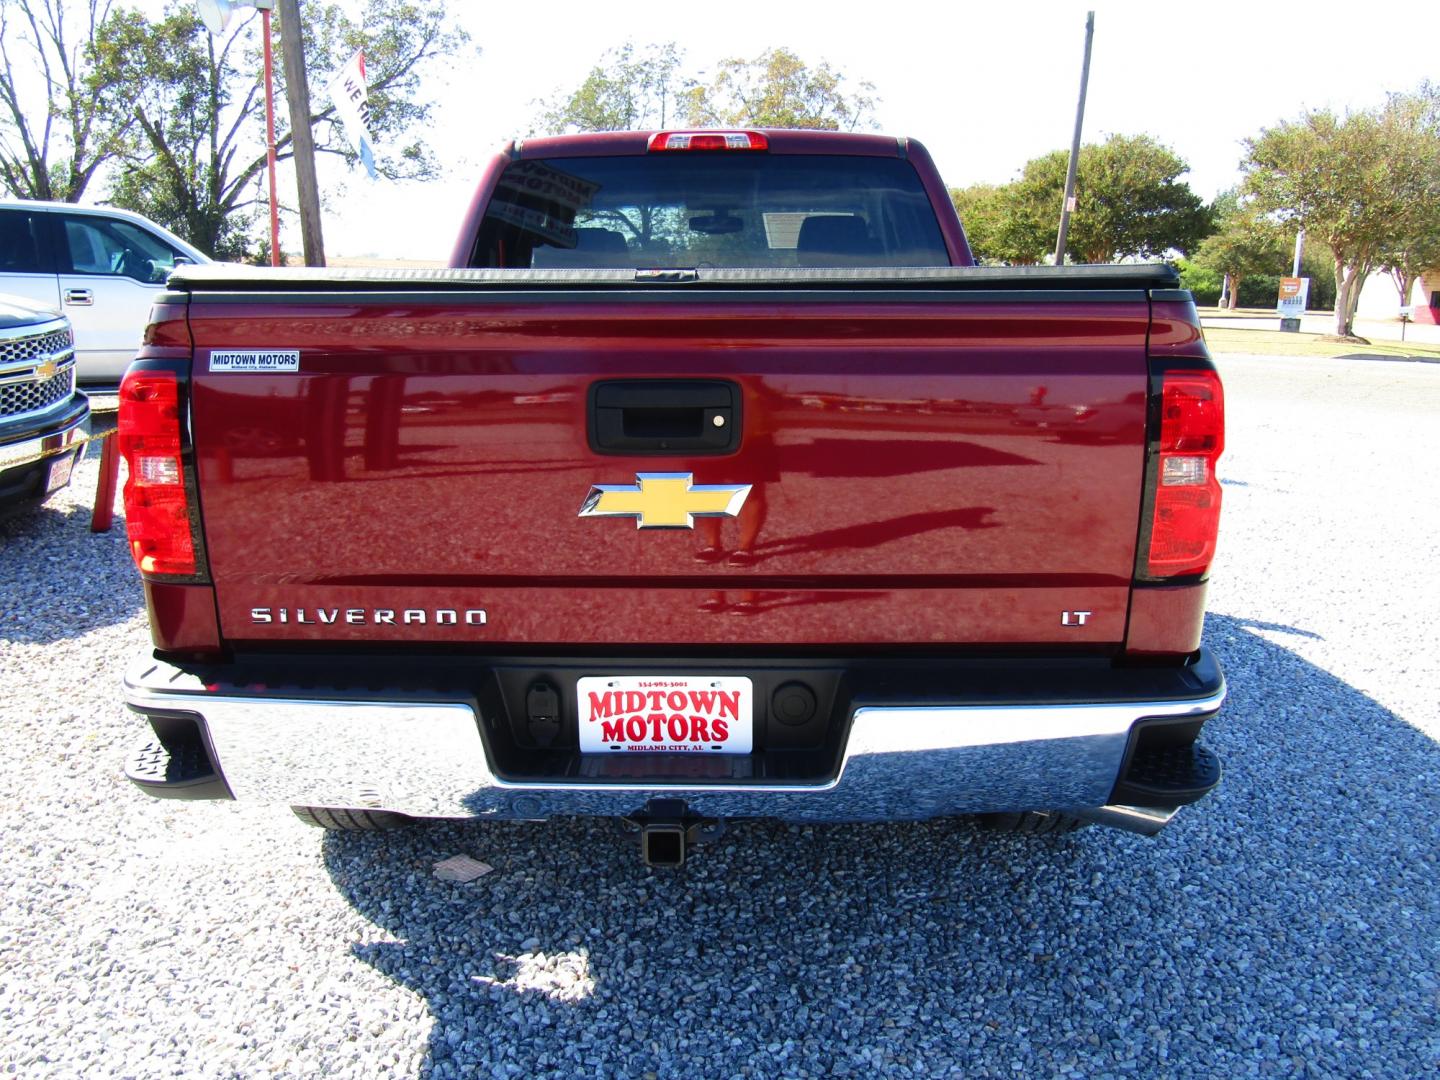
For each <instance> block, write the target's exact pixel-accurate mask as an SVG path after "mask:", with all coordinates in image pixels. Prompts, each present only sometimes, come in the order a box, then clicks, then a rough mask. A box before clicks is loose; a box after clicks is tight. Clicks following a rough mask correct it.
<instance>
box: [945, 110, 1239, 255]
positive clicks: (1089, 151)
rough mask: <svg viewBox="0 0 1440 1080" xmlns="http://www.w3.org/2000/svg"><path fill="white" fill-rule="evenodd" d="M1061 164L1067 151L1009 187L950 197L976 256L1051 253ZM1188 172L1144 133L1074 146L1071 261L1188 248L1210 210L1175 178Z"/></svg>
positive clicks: (1027, 170) (1029, 166)
mask: <svg viewBox="0 0 1440 1080" xmlns="http://www.w3.org/2000/svg"><path fill="white" fill-rule="evenodd" d="M1068 163H1069V156H1068V154H1067V152H1066V151H1064V150H1056V151H1054V152H1053V153H1050V154H1046V155H1044V156H1043V157H1038V158H1034V159H1032V160H1030V161H1028V162H1026V163H1025V167H1024V168H1023V169H1022V170H1021V172H1020V176H1019V177H1018V178H1017V179H1016V180H1014V181H1012V182H1011V183H1009V184H1005V185H1003V186H1001V187H991V186H988V185H983V184H982V185H976V186H975V187H971V188H962V189H959V190H956V191H952V192H951V198H952V199H953V200H954V201H955V206H956V209H957V210H958V211H959V212H960V220H961V223H962V224H964V225H965V231H966V235H967V236H969V237H970V241H971V245H972V247H973V248H974V249H975V251H976V252H977V253H978V254H979V255H980V257H982V258H984V259H986V260H989V261H999V262H1005V263H1010V264H1016V265H1029V264H1034V263H1038V262H1041V261H1043V260H1044V259H1045V257H1046V256H1047V255H1048V254H1049V253H1050V252H1052V251H1053V250H1054V249H1055V233H1056V230H1057V228H1058V226H1059V221H1060V204H1061V201H1062V200H1063V198H1064V194H1065V173H1066V169H1067V166H1068ZM1187 168H1188V166H1187V165H1186V164H1185V162H1184V161H1182V160H1181V159H1180V158H1179V157H1177V156H1176V155H1175V154H1174V153H1173V152H1172V151H1170V150H1168V149H1167V148H1165V147H1164V146H1161V145H1160V144H1159V143H1157V142H1156V141H1155V140H1154V139H1152V138H1150V137H1149V136H1148V135H1111V136H1110V137H1109V138H1108V139H1106V140H1105V142H1103V143H1101V144H1100V145H1098V146H1097V145H1094V144H1090V145H1086V146H1083V147H1081V148H1080V162H1079V168H1078V170H1077V174H1076V175H1077V179H1076V189H1075V190H1076V193H1077V202H1078V205H1077V208H1076V210H1075V212H1074V213H1073V214H1071V215H1070V242H1069V246H1070V250H1071V252H1072V253H1073V254H1074V256H1075V257H1076V258H1077V259H1078V261H1080V262H1091V263H1098V262H1111V261H1113V260H1115V259H1124V258H1140V259H1148V258H1156V257H1158V256H1162V255H1164V254H1166V253H1167V252H1169V251H1182V252H1184V251H1190V250H1191V249H1192V248H1193V247H1194V246H1195V245H1196V244H1198V243H1199V242H1200V240H1201V239H1202V238H1203V237H1204V236H1205V235H1206V234H1207V233H1208V232H1209V231H1210V213H1209V211H1208V210H1207V209H1206V208H1205V205H1204V203H1202V202H1201V201H1200V198H1199V196H1197V195H1196V194H1195V193H1194V192H1193V191H1191V190H1190V185H1189V184H1187V183H1185V182H1184V181H1182V180H1180V179H1179V177H1180V175H1181V174H1182V173H1184V172H1185V171H1186V169H1187Z"/></svg>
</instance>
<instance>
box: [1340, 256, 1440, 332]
mask: <svg viewBox="0 0 1440 1080" xmlns="http://www.w3.org/2000/svg"><path fill="white" fill-rule="evenodd" d="M1355 314H1356V315H1357V316H1358V317H1361V318H1366V319H1396V318H1399V317H1400V293H1399V291H1398V290H1397V289H1396V288H1395V279H1394V278H1392V277H1391V276H1390V275H1389V274H1386V273H1384V272H1382V271H1376V272H1375V273H1373V274H1371V275H1370V276H1369V277H1368V278H1367V279H1366V281H1365V287H1364V288H1363V289H1361V290H1360V303H1359V304H1358V305H1356V307H1355ZM1410 318H1411V320H1412V321H1414V322H1417V323H1432V324H1440V268H1436V269H1434V270H1430V271H1427V272H1426V273H1424V274H1422V275H1420V280H1419V281H1417V282H1416V283H1415V288H1414V289H1413V290H1412V291H1411V293H1410Z"/></svg>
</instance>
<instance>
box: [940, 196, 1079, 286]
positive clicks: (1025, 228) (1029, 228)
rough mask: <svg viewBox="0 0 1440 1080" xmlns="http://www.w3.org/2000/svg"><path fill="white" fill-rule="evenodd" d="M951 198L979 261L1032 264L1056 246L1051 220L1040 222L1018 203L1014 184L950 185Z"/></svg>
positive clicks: (1015, 264) (1017, 264) (1018, 264)
mask: <svg viewBox="0 0 1440 1080" xmlns="http://www.w3.org/2000/svg"><path fill="white" fill-rule="evenodd" d="M950 201H951V202H953V203H954V204H955V211H956V213H958V214H959V215H960V222H961V224H962V225H964V227H965V236H966V239H968V240H969V241H970V250H971V252H972V253H973V254H974V255H975V258H976V259H977V260H978V261H979V262H981V263H1000V264H1003V265H1006V266H1034V265H1035V264H1036V263H1039V262H1041V261H1043V260H1044V258H1045V256H1046V255H1047V254H1049V253H1050V252H1052V251H1054V249H1055V227H1054V223H1053V222H1052V223H1051V224H1050V225H1049V226H1046V225H1043V224H1042V223H1041V222H1040V220H1039V219H1038V218H1037V217H1036V216H1035V215H1033V214H1030V213H1029V212H1028V211H1027V210H1026V208H1025V207H1023V206H1022V205H1020V203H1019V200H1018V199H1017V197H1016V191H1015V186H1014V185H1013V184H1010V185H1005V186H998V185H995V184H973V185H971V186H970V187H967V188H951V189H950Z"/></svg>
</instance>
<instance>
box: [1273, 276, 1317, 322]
mask: <svg viewBox="0 0 1440 1080" xmlns="http://www.w3.org/2000/svg"><path fill="white" fill-rule="evenodd" d="M1309 300H1310V279H1309V278H1307V277H1282V278H1281V279H1280V299H1279V300H1278V301H1276V303H1275V310H1276V311H1278V312H1279V313H1280V329H1281V330H1289V331H1291V332H1292V333H1293V332H1295V331H1298V330H1299V329H1300V316H1302V315H1304V314H1305V305H1306V304H1307V303H1308V302H1309Z"/></svg>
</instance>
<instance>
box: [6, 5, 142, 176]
mask: <svg viewBox="0 0 1440 1080" xmlns="http://www.w3.org/2000/svg"><path fill="white" fill-rule="evenodd" d="M110 17H111V16H110V3H109V0H103V2H102V0H88V2H86V3H84V4H81V5H79V6H78V7H77V6H75V5H71V4H68V3H67V0H0V184H3V185H4V187H5V188H6V189H7V190H8V191H9V192H10V193H11V194H13V195H16V196H19V197H20V198H22V199H47V200H56V201H60V202H77V201H79V199H80V197H81V196H82V195H84V194H85V189H86V188H87V187H89V185H90V182H91V180H93V179H94V177H95V174H96V172H97V170H99V169H100V168H101V167H102V166H104V165H105V163H106V162H107V161H109V160H110V159H111V158H112V157H114V156H115V154H116V153H117V151H118V149H119V143H120V140H122V139H123V138H124V136H125V133H126V130H127V128H128V127H129V121H128V120H125V121H122V122H121V123H120V124H119V125H118V126H116V125H114V124H109V123H106V122H104V120H103V119H102V117H103V115H104V113H105V110H106V108H107V106H108V105H109V104H110V103H109V102H108V101H107V100H105V99H104V98H97V97H96V96H95V95H94V94H93V93H91V91H90V89H89V87H88V85H87V76H88V74H89V69H90V52H91V49H92V47H93V45H94V42H95V39H96V36H97V34H99V33H101V32H102V28H103V27H104V26H105V25H106V23H107V22H108V20H109V19H110Z"/></svg>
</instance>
